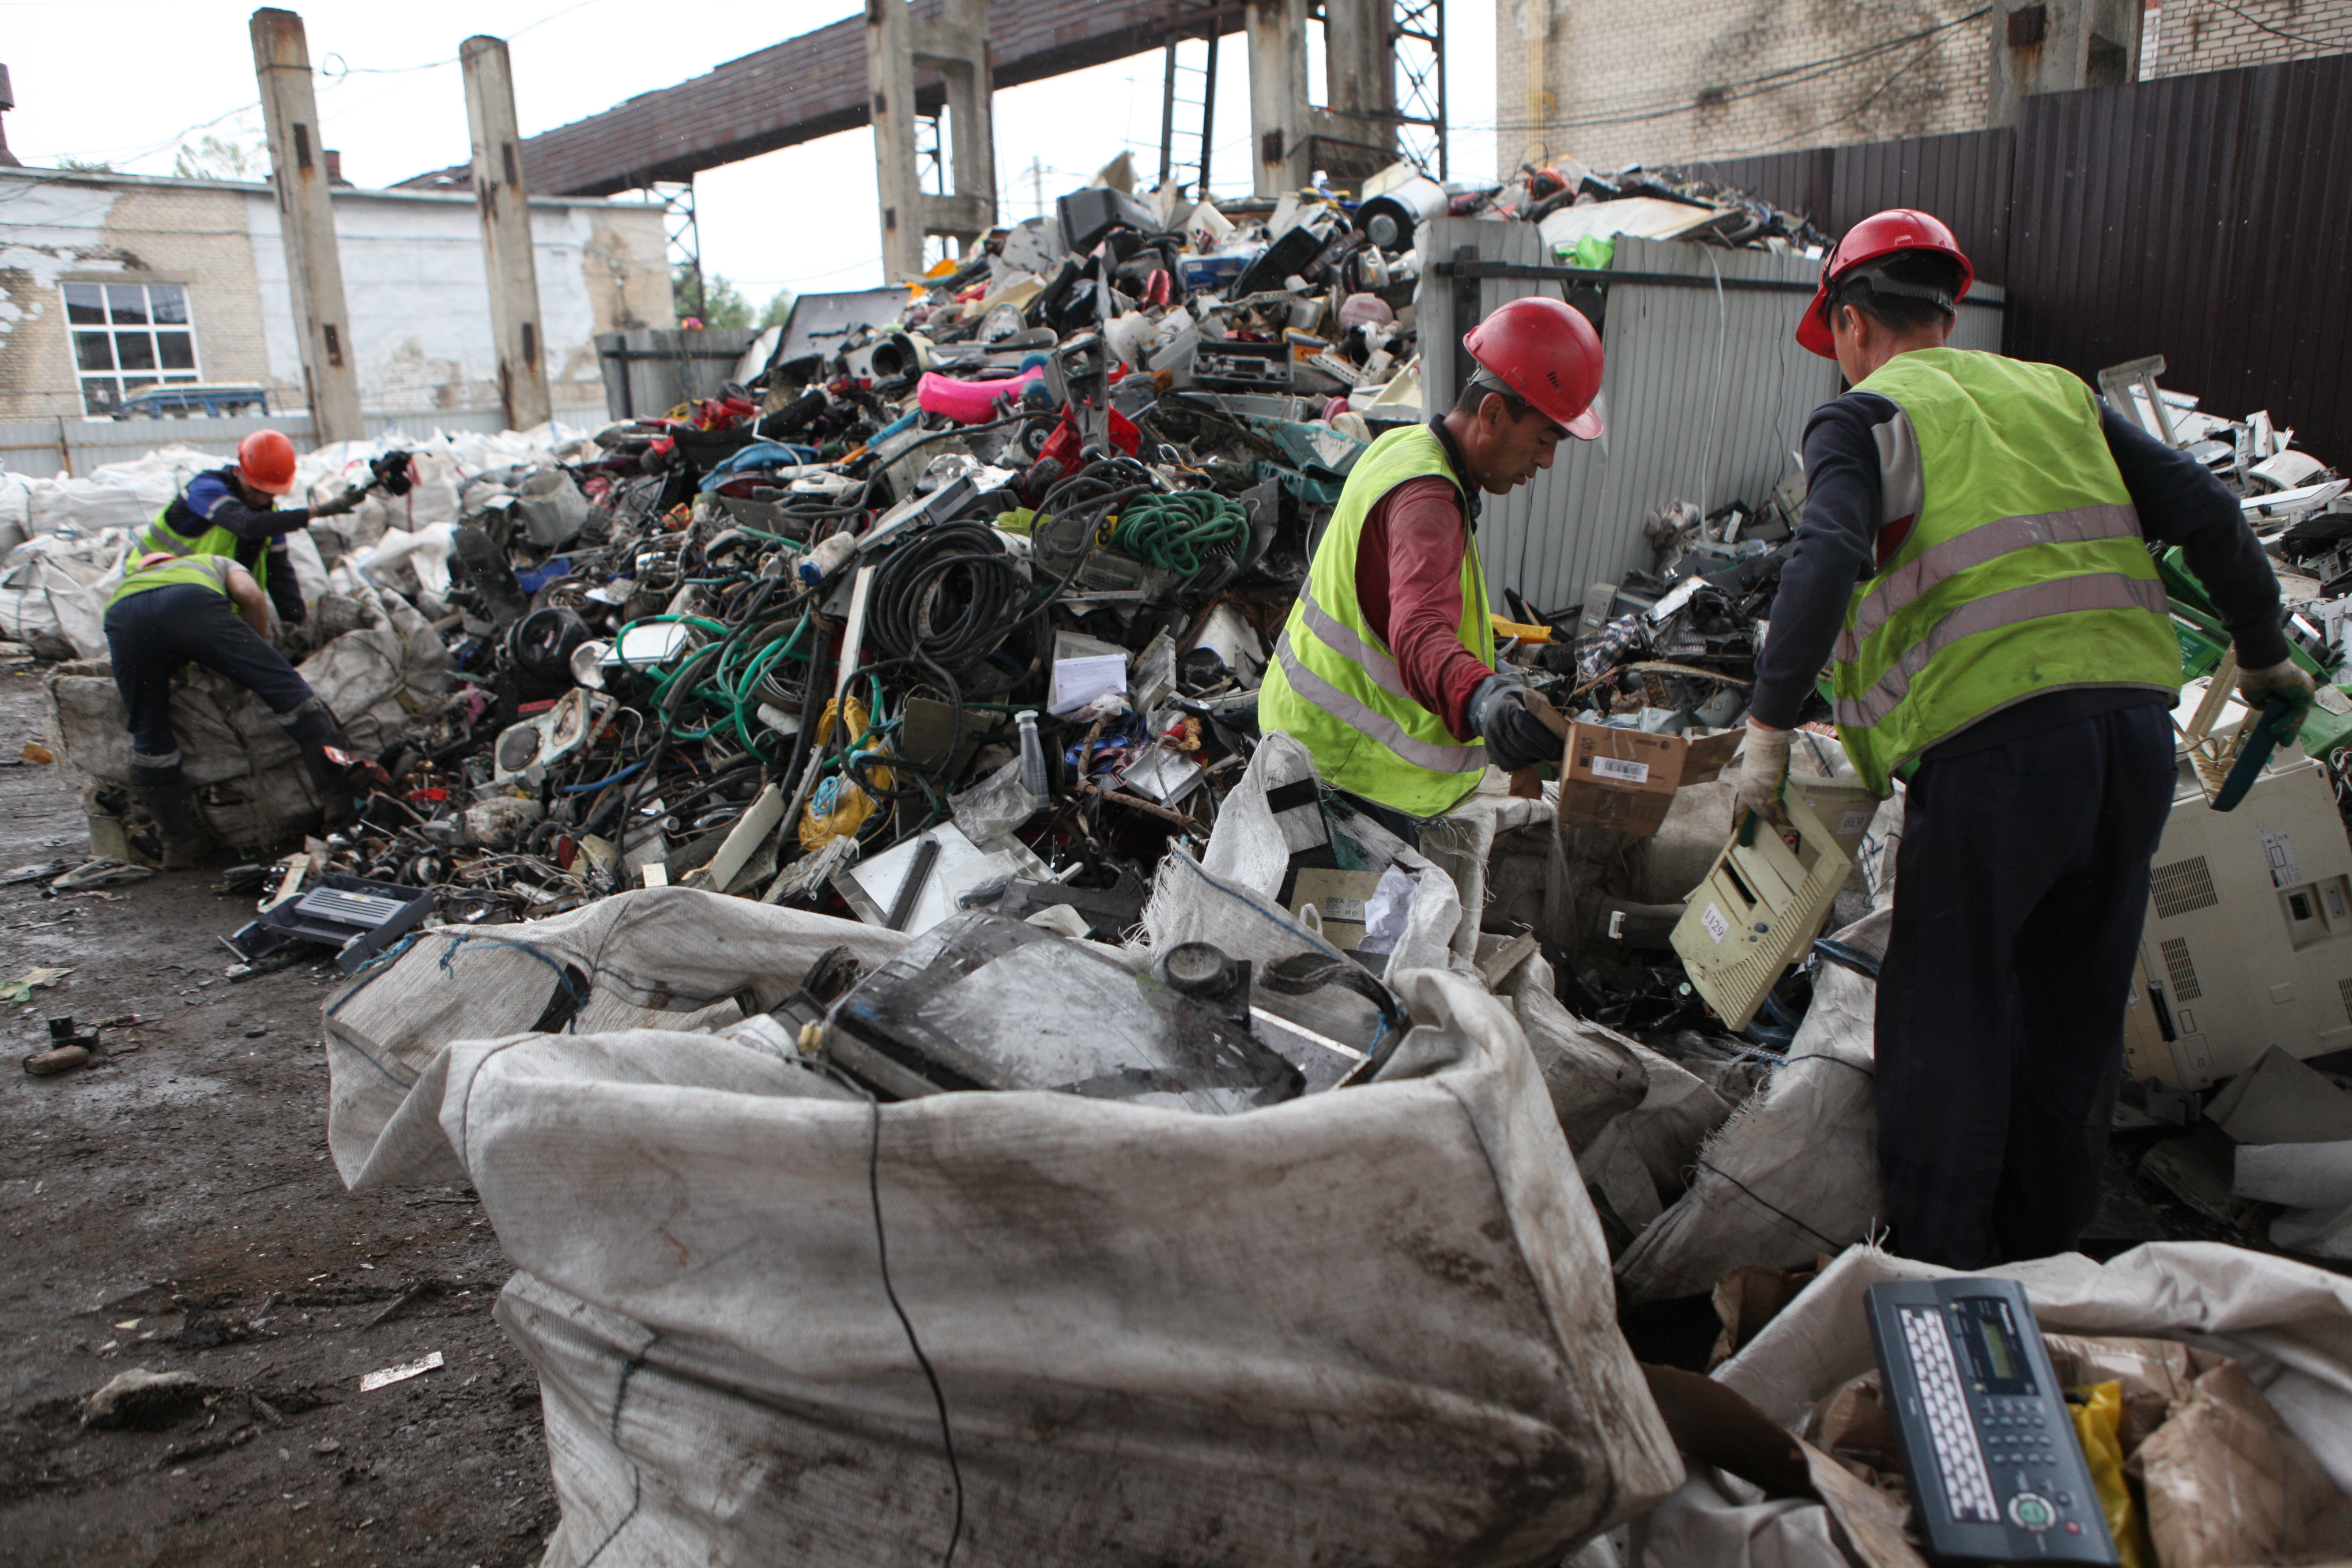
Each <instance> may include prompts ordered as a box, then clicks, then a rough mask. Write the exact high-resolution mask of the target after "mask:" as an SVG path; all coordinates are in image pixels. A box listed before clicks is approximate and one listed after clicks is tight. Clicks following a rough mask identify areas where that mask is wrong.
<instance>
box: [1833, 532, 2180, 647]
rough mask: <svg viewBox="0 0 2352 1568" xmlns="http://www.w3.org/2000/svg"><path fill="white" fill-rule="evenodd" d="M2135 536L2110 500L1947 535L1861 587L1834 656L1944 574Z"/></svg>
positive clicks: (1872, 631) (1874, 629) (1859, 640)
mask: <svg viewBox="0 0 2352 1568" xmlns="http://www.w3.org/2000/svg"><path fill="white" fill-rule="evenodd" d="M2139 537H2140V531H2139V514H2138V513H2137V512H2135V511H2134V510H2132V509H2131V508H2130V507H2127V506H2117V505H2116V504H2115V503H2113V502H2112V501H2100V502H2096V503H2094V504H2093V505H2090V506H2085V507H2076V508H2074V510H2071V511H2053V512H2045V513H2043V514H2042V516H2040V517H2004V518H2001V519H2000V520H1999V521H1994V522H1988V523H1986V524H1985V525H1984V526H1982V527H1981V528H1972V529H1970V530H1969V531H1968V532H1966V533H1963V534H1961V535H1960V536H1959V537H1958V539H1948V540H1946V541H1944V542H1942V543H1941V544H1938V545H1937V546H1935V547H1934V548H1933V549H1931V550H1929V551H1928V552H1927V553H1926V554H1924V555H1920V556H1916V557H1915V558H1913V559H1912V560H1910V561H1908V562H1906V563H1904V564H1902V565H1900V566H1895V567H1892V568H1890V569H1888V570H1887V571H1885V572H1883V573H1881V574H1879V575H1878V576H1877V577H1875V578H1874V579H1873V580H1872V582H1871V584H1870V585H1869V587H1867V588H1865V589H1864V591H1863V597H1862V604H1861V605H1860V606H1859V607H1858V608H1857V609H1856V610H1855V611H1854V614H1853V619H1852V621H1851V622H1850V623H1849V624H1848V625H1847V626H1846V628H1845V629H1844V630H1843V632H1841V633H1839V634H1838V643H1837V657H1838V658H1840V659H1843V660H1844V661H1845V662H1847V663H1849V664H1851V663H1852V662H1853V660H1855V659H1857V658H1861V657H1862V643H1863V641H1864V638H1867V637H1872V636H1874V635H1875V634H1876V632H1877V631H1878V628H1879V627H1881V626H1885V624H1886V623H1887V620H1888V618H1889V617H1891V616H1893V615H1894V614H1895V612H1896V611H1897V610H1900V609H1902V608H1904V607H1905V606H1906V605H1909V604H1910V603H1911V602H1912V601H1913V600H1915V599H1917V598H1918V597H1920V596H1921V595H1924V594H1926V593H1927V591H1928V590H1929V589H1930V588H1933V587H1935V586H1936V585H1937V584H1938V583H1941V582H1943V581H1944V580H1945V579H1946V578H1948V577H1952V576H1957V575H1958V574H1960V573H1962V572H1966V571H1968V570H1969V568H1971V567H1976V566H1984V565H1989V564H1990V563H1992V562H1994V561H1996V560H1998V559H1999V558H2000V557H2001V556H2003V555H2008V554H2011V553H2012V552H2016V551H2020V550H2033V549H2037V548H2039V547H2040V546H2042V545H2044V544H2063V543H2081V542H2084V541H2087V540H2094V539H2137V538H2139ZM2167 613H2169V612H2167Z"/></svg>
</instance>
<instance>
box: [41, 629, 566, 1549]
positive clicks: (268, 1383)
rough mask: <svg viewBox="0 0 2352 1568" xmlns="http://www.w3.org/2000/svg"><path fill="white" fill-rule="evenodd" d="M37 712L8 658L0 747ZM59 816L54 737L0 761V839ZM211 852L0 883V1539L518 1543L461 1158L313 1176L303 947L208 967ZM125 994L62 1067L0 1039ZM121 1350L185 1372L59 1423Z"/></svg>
mask: <svg viewBox="0 0 2352 1568" xmlns="http://www.w3.org/2000/svg"><path fill="white" fill-rule="evenodd" d="M39 712H40V687H39V681H38V678H37V677H35V676H29V675H9V676H0V763H5V762H7V761H9V760H13V759H15V758H16V757H17V756H18V755H19V753H20V752H21V749H22V747H23V745H24V742H26V741H30V740H37V739H38V738H39V735H40V717H39ZM86 847H87V835H86V833H85V830H84V825H83V821H82V818H81V816H80V815H79V802H78V801H77V799H76V797H75V795H74V793H73V791H72V789H71V788H70V787H69V786H68V784H66V783H65V782H64V781H63V780H62V779H61V778H60V777H59V773H58V769H56V768H54V767H46V766H40V765H37V764H30V763H26V764H22V765H15V766H0V871H4V870H5V869H6V868H13V867H19V866H24V865H27V864H32V863H37V862H40V861H44V860H47V859H51V858H56V857H58V856H61V855H64V856H73V855H79V853H81V852H82V851H84V850H85V849H86ZM216 875H217V871H216V869H215V870H211V871H182V872H173V873H167V874H163V875H158V876H156V877H154V878H152V879H149V880H147V881H144V882H140V883H136V884H133V885H131V886H129V887H124V888H121V889H113V890H111V892H110V893H86V894H80V895H57V896H54V897H48V898H44V897H43V896H42V894H43V892H44V891H45V889H44V887H43V885H42V884H41V883H39V882H31V883H26V884H22V885H18V886H14V887H0V981H5V980H7V979H9V978H12V977H14V976H16V975H17V974H20V973H23V972H24V971H25V970H26V968H28V967H30V966H34V965H46V966H60V967H63V966H70V967H71V969H72V973H69V974H68V975H67V976H65V977H64V978H63V979H62V980H60V981H58V983H57V984H55V985H54V986H52V987H50V988H48V989H47V990H42V991H38V992H36V993H34V995H33V999H32V1000H31V1001H30V1002H29V1003H28V1004H26V1005H20V1006H17V1007H15V1008H11V1009H8V1010H6V1011H5V1012H0V1043H5V1046H6V1047H7V1052H8V1058H9V1059H8V1060H7V1061H5V1063H0V1236H5V1241H0V1257H5V1260H6V1261H5V1268H0V1345H5V1347H6V1352H5V1357H0V1563H8V1564H14V1563H74V1564H104V1563H126V1564H131V1563H135V1564H142V1565H143V1564H155V1565H165V1564H182V1563H186V1564H194V1563H203V1564H206V1565H208V1568H210V1565H227V1564H245V1563H254V1564H260V1563H268V1564H280V1563H288V1564H302V1563H396V1564H409V1563H448V1564H455V1565H457V1568H466V1565H468V1564H478V1565H479V1568H506V1565H513V1564H524V1563H535V1562H537V1561H538V1559H539V1556H540V1553H541V1546H542V1543H543V1542H544V1541H545V1539H546V1537H547V1534H548V1532H549V1531H551V1530H552V1529H553V1528H554V1525H555V1518H556V1510H555V1502H554V1498H553V1494H552V1492H551V1489H550V1487H549V1483H548V1469H547V1455H546V1449H545V1447H544V1446H543V1444H542V1442H541V1435H540V1418H539V1385H538V1382H537V1380H536V1378H535V1377H534V1376H533V1375H532V1373H531V1371H530V1365H529V1364H528V1363H526V1362H525V1361H524V1360H523V1358H522V1357H521V1356H520V1353H518V1352H516V1351H515V1350H514V1349H513V1347H512V1346H511V1345H509V1343H508V1342H507V1341H506V1338H505V1336H504V1335H503V1334H502V1333H500V1332H499V1329H498V1327H497V1325H496V1324H495V1323H494V1322H493V1321H491V1317H490V1312H489V1307H490V1303H491V1301H492V1300H493V1298H494V1297H495V1295H496V1293H497V1291H498V1289H499V1285H500V1284H502V1283H503V1282H504V1280H505V1279H506V1277H507V1275H508V1273H509V1269H508V1268H507V1267H506V1266H505V1265H504V1263H503V1262H502V1260H501V1258H500V1257H499V1248H498V1243H497V1240H496V1238H495V1237H493V1235H492V1234H491V1231H490V1227H489V1226H488V1223H487V1222H486V1221H485V1220H484V1219H483V1217H482V1214H481V1211H480V1209H479V1208H478V1206H477V1205H475V1203H474V1201H473V1194H472V1193H471V1192H470V1191H467V1190H463V1189H455V1188H451V1189H442V1190H438V1191H435V1190H426V1191H423V1192H419V1191H417V1190H415V1189H410V1190H406V1191H403V1192H399V1193H392V1194H352V1193H347V1192H345V1191H344V1190H343V1184H342V1183H341V1180H339V1179H338V1178H337V1176H336V1175H335V1172H334V1167H333V1165H332V1164H331V1163H330V1162H329V1160H328V1157H327V1127H326V1121H327V1066H326V1059H325V1053H324V1051H323V1050H322V1049H321V1047H320V1041H319V1009H320V1003H321V1002H322V1000H323V999H324V998H325V997H326V995H327V994H328V993H329V991H330V989H331V985H332V984H333V981H334V973H333V970H332V967H331V965H325V964H322V965H316V966H312V965H302V966H298V967H296V968H293V969H289V970H286V971H282V972H280V973H275V974H268V975H263V976H259V977H257V978H254V979H251V980H247V981H244V982H241V983H232V982H230V981H229V980H227V979H226V978H225V977H224V972H225V971H226V969H227V967H228V966H229V965H230V964H231V963H234V962H235V958H234V956H233V955H232V954H231V953H230V952H229V951H228V950H227V949H226V947H224V946H223V945H222V944H221V941H220V939H221V937H223V936H224V935H226V933H228V932H230V931H235V930H236V928H237V927H238V926H240V925H242V924H243V923H244V922H245V921H247V920H249V919H251V918H252V914H253V899H252V895H250V894H247V895H245V896H243V897H241V898H230V897H223V896H218V895H215V893H214V892H213V891H212V890H211V889H212V885H213V883H214V881H215V878H216ZM133 1013H135V1014H136V1015H138V1016H139V1019H140V1020H141V1021H140V1022H139V1023H138V1024H137V1025H136V1026H122V1027H110V1028H108V1029H107V1030H106V1031H105V1040H106V1047H107V1049H106V1054H105V1056H104V1057H103V1058H101V1059H100V1061H99V1062H97V1063H94V1064H93V1065H92V1066H91V1067H89V1068H84V1069H82V1070H79V1071H76V1072H70V1073H67V1074H65V1075H63V1076H61V1077H57V1078H47V1079H37V1078H32V1077H28V1076H26V1074H25V1073H23V1072H21V1071H19V1070H18V1069H17V1068H16V1065H15V1058H18V1057H21V1056H23V1055H25V1054H26V1053H27V1052H30V1051H34V1050H38V1049H41V1048H43V1047H45V1046H46V1043H47V1029H46V1026H45V1023H44V1020H45V1019H46V1018H47V1017H49V1016H55V1015H61V1014H71V1015H73V1016H75V1017H76V1018H77V1019H79V1020H80V1021H81V1022H82V1023H83V1024H84V1025H87V1024H89V1023H91V1022H95V1021H100V1020H103V1019H108V1018H112V1017H117V1016H121V1015H124V1014H133ZM436 1351H437V1352H440V1354H441V1356H442V1358H443V1361H444V1365H443V1366H442V1367H441V1368H440V1369H439V1370H437V1371H433V1372H428V1373H424V1374H422V1375H420V1376H417V1377H414V1378H410V1379H408V1380H406V1381H404V1382H401V1383H396V1384H392V1385H390V1386H388V1387H384V1388H381V1389H378V1390H376V1391H374V1392H372V1393H364V1394H363V1393H362V1392H360V1378H361V1375H362V1373H368V1372H372V1371H374V1370H376V1369H379V1368H383V1367H390V1366H394V1365H396V1364H399V1363H405V1362H410V1361H414V1360H416V1359H419V1358H422V1357H424V1356H426V1355H427V1354H429V1353H430V1352H436ZM134 1367H143V1368H145V1369H147V1370H148V1371H150V1372H157V1373H161V1372H185V1373H191V1374H193V1375H194V1377H195V1378H197V1379H198V1380H200V1383H201V1384H203V1385H204V1389H203V1395H202V1398H201V1399H199V1400H196V1401H194V1402H189V1403H187V1404H186V1405H184V1407H183V1408H179V1409H176V1410H172V1409H167V1410H164V1411H162V1412H159V1413H157V1415H156V1417H155V1418H154V1420H153V1423H152V1426H147V1427H144V1428H127V1429H120V1430H100V1429H85V1428H84V1427H83V1426H81V1424H80V1419H79V1415H80V1405H81V1402H82V1401H83V1400H84V1399H85V1398H86V1397H87V1396H88V1395H89V1394H90V1393H92V1392H93V1391H94V1390H96V1389H98V1388H99V1387H100V1386H101V1385H102V1384H105V1383H107V1382H108V1381H109V1380H110V1379H111V1378H113V1377H115V1376H116V1375H117V1374H119V1373H123V1372H127V1371H129V1370H131V1369H132V1368H134Z"/></svg>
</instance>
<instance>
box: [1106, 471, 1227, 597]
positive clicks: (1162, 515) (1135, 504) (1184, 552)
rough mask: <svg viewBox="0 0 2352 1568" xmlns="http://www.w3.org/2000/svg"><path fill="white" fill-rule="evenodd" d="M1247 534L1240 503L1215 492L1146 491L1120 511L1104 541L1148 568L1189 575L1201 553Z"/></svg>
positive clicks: (1196, 567) (1197, 568)
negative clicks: (1153, 567) (1155, 567)
mask: <svg viewBox="0 0 2352 1568" xmlns="http://www.w3.org/2000/svg"><path fill="white" fill-rule="evenodd" d="M1248 532H1249V515H1248V513H1246V512H1244V510H1242V507H1241V503H1240V502H1238V501H1235V500H1229V499H1227V498H1226V497H1224V496H1221V495H1219V494H1217V493H1216V492H1215V491H1214V490H1176V491H1172V492H1160V491H1147V492H1146V493H1144V494H1142V495H1139V496H1137V497H1135V498H1134V499H1133V500H1129V502H1128V503H1127V505H1126V506H1125V507H1124V508H1122V509H1121V510H1120V511H1119V514H1118V521H1116V522H1114V523H1113V524H1112V525H1111V527H1110V531H1109V533H1108V537H1106V538H1105V539H1104V541H1103V542H1104V543H1106V544H1108V545H1109V546H1110V548H1112V549H1113V550H1116V551H1118V552H1119V553H1120V554H1122V555H1128V556H1132V557H1133V558H1134V559H1136V560H1138V561H1140V562H1142V563H1144V564H1145V565H1147V566H1157V567H1159V568H1160V569H1161V570H1162V571H1166V572H1174V573H1177V574H1180V575H1181V576H1185V577H1190V576H1192V575H1194V574H1197V573H1198V572H1199V571H1200V570H1201V567H1202V564H1203V557H1204V555H1206V554H1207V553H1208V552H1213V551H1215V550H1217V549H1219V548H1221V547H1223V546H1226V545H1231V544H1234V543H1235V542H1238V541H1239V540H1240V539H1241V538H1242V537H1243V536H1244V535H1245V534H1247V533H1248Z"/></svg>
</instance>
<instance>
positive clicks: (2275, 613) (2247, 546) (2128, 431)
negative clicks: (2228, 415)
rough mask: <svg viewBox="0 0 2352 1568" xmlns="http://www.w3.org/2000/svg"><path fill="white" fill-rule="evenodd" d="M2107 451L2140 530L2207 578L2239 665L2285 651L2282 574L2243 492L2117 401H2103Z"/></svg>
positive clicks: (2269, 660)
mask: <svg viewBox="0 0 2352 1568" xmlns="http://www.w3.org/2000/svg"><path fill="white" fill-rule="evenodd" d="M2099 426H2100V428H2101V429H2103V430H2105V432H2106V437H2107V450H2108V451H2110V452H2112V453H2113V454H2115V459H2116V468H2118V469H2120V470H2121V471H2122V473H2123V476H2124V488H2125V489H2128V490H2130V491H2131V498H2132V506H2133V507H2134V509H2136V510H2137V511H2138V512H2139V526H2140V531H2141V532H2143V533H2145V534H2147V537H2148V538H2149V539H2151V540H2154V541H2156V542H2158V543H2161V544H2177V545H2179V547H2180V552H2181V553H2182V554H2183V555H2185V556H2187V557H2188V560H2189V572H2190V573H2191V574H2193V575H2194V576H2195V577H2196V579H2197V581H2198V582H2199V583H2200V584H2203V585H2204V588H2205V594H2206V596H2207V597H2208V598H2210V599H2211V600H2212V601H2213V607H2214V608H2215V609H2216V610H2217V611H2219V612H2220V613H2221V624H2222V625H2223V626H2226V627H2228V628H2229V631H2230V639H2231V641H2232V642H2234V643H2235V644H2236V645H2237V648H2238V663H2239V665H2240V666H2241V667H2242V668H2252V669H2259V668H2263V666H2264V665H2272V664H2276V663H2278V662H2279V661H2280V660H2282V659H2284V658H2286V656H2287V647H2286V634H2285V633H2284V631H2282V630H2281V629H2280V626H2279V585H2278V575H2277V574H2275V573H2274V572H2273V571H2272V570H2271V563H2270V557H2269V556H2267V555H2265V554H2263V546H2262V542H2261V541H2260V540H2258V539H2256V538H2255V537H2254V531H2253V530H2252V529H2251V528H2249V527H2247V526H2246V514H2245V513H2244V512H2243V511H2242V510H2240V509H2239V506H2238V498H2237V497H2235V496H2233V495H2231V493H2230V492H2229V490H2228V489H2225V488H2224V487H2223V486H2222V484H2221V480H2219V479H2215V478H2214V477H2213V475H2212V473H2211V472H2210V470H2208V469H2207V468H2206V467H2205V465H2204V464H2202V463H2200V462H2199V461H2198V460H2197V459H2196V458H2192V457H2190V456H2189V454H2188V453H2186V452H2183V451H2179V450H2178V449H2176V448H2174V447H2168V446H2166V445H2165V444H2164V443H2163V442H2161V441H2159V440H2158V439H2157V438H2156V437H2153V436H2151V435H2149V434H2148V433H2147V431H2145V430H2143V429H2141V428H2140V427H2139V426H2137V425H2135V424H2133V423H2132V422H2131V421H2130V420H2129V419H2126V418H2125V417H2124V416H2122V415H2121V414H2119V413H2117V412H2116V410H2115V409H2114V408H2112V407H2110V406H2108V405H2106V404H2104V403H2102V404H2101V405H2099Z"/></svg>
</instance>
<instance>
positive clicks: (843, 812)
mask: <svg viewBox="0 0 2352 1568" xmlns="http://www.w3.org/2000/svg"><path fill="white" fill-rule="evenodd" d="M836 720H841V721H845V723H846V724H847V725H848V728H849V732H850V734H851V735H853V736H855V737H856V739H855V740H853V741H852V742H850V750H852V751H857V750H860V749H861V742H864V741H865V739H866V733H867V730H866V704H864V703H863V702H860V701H859V700H857V699H856V698H855V697H851V698H847V699H839V698H836V699H835V700H833V701H831V702H828V703H826V704H825V705H824V715H823V717H821V718H819V719H818V720H817V721H816V739H815V741H814V744H816V745H820V746H822V745H824V743H825V742H827V741H828V740H831V739H832V738H833V726H834V722H835V721H836ZM863 749H866V750H870V751H874V752H882V753H884V754H887V752H888V750H889V748H888V747H887V744H882V743H877V744H876V745H874V746H871V747H865V748H863ZM873 777H874V782H875V784H877V785H879V786H880V787H882V788H884V789H888V788H890V787H891V786H892V785H893V784H895V783H896V782H897V781H896V780H895V779H894V778H893V777H892V776H891V773H890V770H889V769H887V768H881V769H877V770H874V771H873ZM876 810H877V802H876V800H875V799H874V797H873V796H872V795H868V794H866V792H865V791H864V790H863V789H860V788H859V787H858V786H857V784H856V781H855V780H853V779H850V778H847V777H842V776H835V777H834V778H829V779H827V780H825V781H824V784H821V785H819V786H818V787H817V789H816V792H815V793H814V795H812V796H811V797H810V799H809V804H808V809H807V810H806V811H805V812H803V814H802V816H801V821H800V838H801V847H802V848H803V849H814V848H817V847H820V846H823V845H826V844H830V843H832V842H833V841H834V840H835V839H836V838H846V837H850V836H851V835H852V834H854V833H856V831H857V830H858V829H859V828H860V827H862V826H865V825H866V818H867V817H869V816H873V815H874V813H875V811H876Z"/></svg>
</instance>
